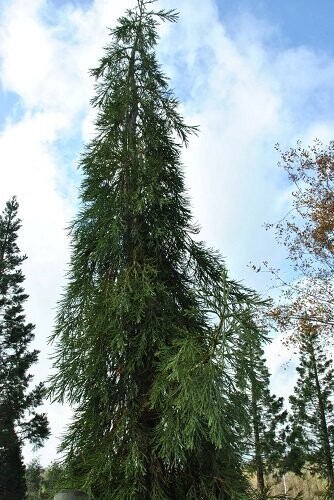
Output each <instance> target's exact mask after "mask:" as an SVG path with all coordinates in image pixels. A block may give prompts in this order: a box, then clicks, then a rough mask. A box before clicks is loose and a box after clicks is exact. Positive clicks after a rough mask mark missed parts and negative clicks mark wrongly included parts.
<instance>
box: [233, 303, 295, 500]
mask: <svg viewBox="0 0 334 500" xmlns="http://www.w3.org/2000/svg"><path fill="white" fill-rule="evenodd" d="M260 307H261V304H258V306H257V310H253V311H252V310H249V309H246V310H242V311H240V312H239V314H237V318H238V319H237V321H238V323H239V327H238V328H235V332H236V335H235V338H234V340H233V342H234V350H235V353H236V357H235V375H234V378H235V384H236V389H237V391H236V396H235V397H236V404H237V405H242V406H243V411H244V412H245V414H246V418H245V417H243V418H241V419H240V421H241V423H242V424H243V425H241V426H240V431H239V432H240V435H241V436H242V449H243V458H244V464H245V467H246V469H247V470H248V471H249V472H251V473H252V474H256V479H257V490H258V498H261V499H264V498H267V494H268V493H269V490H268V487H267V485H266V481H265V476H266V475H267V474H270V473H274V474H277V473H278V472H279V471H280V470H281V469H282V467H283V462H284V456H285V447H286V446H285V439H284V434H285V428H286V420H287V412H286V410H284V400H283V398H281V397H280V398H277V397H276V396H275V395H273V394H272V393H271V391H270V374H269V371H268V368H267V365H266V359H265V356H264V351H263V348H262V346H263V345H264V343H266V342H268V335H267V332H266V331H265V330H264V329H263V328H262V327H259V326H258V325H257V323H256V322H255V320H254V319H255V317H256V316H257V315H258V312H259V310H260ZM250 312H251V315H250ZM236 346H237V348H236Z"/></svg>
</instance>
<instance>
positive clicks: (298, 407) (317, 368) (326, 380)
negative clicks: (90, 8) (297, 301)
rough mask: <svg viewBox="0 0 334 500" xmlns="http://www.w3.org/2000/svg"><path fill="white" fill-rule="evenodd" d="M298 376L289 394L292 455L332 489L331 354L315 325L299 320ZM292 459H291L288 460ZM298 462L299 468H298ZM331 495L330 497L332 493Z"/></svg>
mask: <svg viewBox="0 0 334 500" xmlns="http://www.w3.org/2000/svg"><path fill="white" fill-rule="evenodd" d="M298 344H299V350H300V364H299V366H298V368H297V371H298V374H299V377H298V380H297V384H296V387H295V390H294V394H293V395H292V396H290V398H289V399H290V403H291V419H290V420H291V433H290V436H289V442H290V446H291V452H292V454H293V455H296V454H298V453H299V454H300V456H301V457H302V461H301V462H302V464H303V465H305V466H308V467H310V470H311V471H312V472H316V473H319V474H321V475H322V476H324V477H326V478H327V481H328V490H329V491H330V492H331V494H333V493H334V470H333V456H334V408H333V396H334V370H333V362H332V359H331V356H330V355H328V354H327V353H326V349H324V346H323V345H322V337H321V335H320V334H319V332H318V328H317V327H315V326H314V325H312V324H310V323H309V321H308V320H305V321H303V320H300V329H299V336H298ZM290 462H292V460H290ZM302 464H301V463H299V467H298V470H296V472H301V465H302ZM331 498H332V497H331Z"/></svg>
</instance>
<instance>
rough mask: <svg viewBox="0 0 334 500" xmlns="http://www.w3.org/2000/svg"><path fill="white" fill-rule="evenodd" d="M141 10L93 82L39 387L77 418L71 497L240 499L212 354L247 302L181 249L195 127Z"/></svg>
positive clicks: (217, 355) (213, 258)
mask: <svg viewBox="0 0 334 500" xmlns="http://www.w3.org/2000/svg"><path fill="white" fill-rule="evenodd" d="M151 4H152V1H146V2H145V1H143V0H138V6H137V8H136V9H134V10H131V11H129V12H128V14H127V16H126V17H122V18H121V19H120V20H119V24H118V26H117V27H116V28H115V29H113V30H112V31H111V37H112V38H111V43H110V45H109V46H108V47H107V49H106V51H105V55H104V56H103V58H102V59H101V61H100V64H99V66H98V67H97V68H96V69H95V70H93V72H92V74H93V75H94V77H95V78H96V80H97V85H96V96H95V98H94V99H93V105H94V106H95V108H96V109H97V112H98V113H97V120H96V127H97V133H96V136H95V138H94V139H93V140H92V142H91V143H90V144H89V145H88V146H87V148H86V150H85V153H84V155H83V157H82V160H81V168H82V172H83V181H82V186H81V208H80V211H79V213H78V215H77V217H76V219H75V220H74V222H73V224H72V226H71V237H72V248H73V251H72V258H71V264H70V270H69V282H68V285H67V289H66V292H65V294H64V297H63V299H62V301H61V303H60V307H59V312H58V318H57V324H56V329H55V334H54V340H55V341H56V352H55V367H56V368H57V373H56V374H55V376H54V377H53V379H52V381H51V391H52V394H53V397H54V399H56V400H58V401H61V402H62V401H68V402H69V403H70V404H71V405H72V406H73V407H74V418H73V422H72V424H71V425H70V426H69V428H68V430H67V434H66V436H65V438H64V440H63V443H62V450H63V451H64V452H65V456H66V460H65V465H66V471H67V485H68V486H75V487H81V488H84V489H86V490H87V491H88V492H89V493H90V494H91V495H92V496H93V497H94V498H99V499H108V500H110V499H119V500H123V499H124V498H129V499H130V498H131V499H138V500H139V499H140V500H145V499H156V500H158V499H171V498H175V499H182V500H183V499H185V498H191V499H193V498H203V499H204V498H205V499H210V498H212V499H213V498H222V499H228V498H238V499H241V498H244V494H245V490H246V483H245V481H244V479H243V477H242V474H241V467H240V464H241V457H240V456H239V455H240V453H239V451H238V446H236V445H237V443H236V439H237V438H236V432H235V430H236V427H237V423H236V420H235V414H234V411H233V410H234V409H235V408H236V406H233V408H232V399H231V398H230V395H231V392H233V384H232V383H231V380H230V378H229V375H228V372H227V368H226V367H227V364H228V363H231V362H232V361H231V360H233V352H232V350H231V349H232V347H231V345H230V347H229V355H228V357H226V355H225V351H224V346H225V343H226V341H227V339H228V338H229V336H230V335H231V331H232V329H233V328H235V324H234V323H233V321H230V320H228V318H231V317H232V316H233V308H234V305H235V304H236V303H243V305H244V307H245V308H247V306H248V304H249V303H251V302H252V301H253V300H255V298H254V297H253V296H252V295H251V294H249V293H248V292H247V290H243V289H242V288H241V287H240V286H239V285H237V284H236V283H234V282H232V281H229V280H228V278H227V276H226V272H225V269H224V264H223V262H222V260H221V259H220V257H219V256H218V255H217V254H216V253H214V252H212V251H211V250H208V249H206V248H205V246H204V245H203V243H201V242H199V241H198V239H194V238H193V235H194V234H196V233H197V232H198V229H197V227H196V226H195V225H194V224H193V222H192V218H191V213H190V209H189V204H188V201H187V198H186V194H185V187H184V179H183V169H182V165H181V160H180V153H181V147H182V145H183V144H185V145H186V144H187V140H188V136H189V134H190V133H191V132H193V131H194V129H193V128H192V127H189V126H186V125H185V124H184V122H183V119H182V117H181V116H180V114H179V113H178V110H177V108H178V102H177V100H176V99H175V97H174V96H173V94H172V92H171V91H170V90H169V88H168V85H167V79H166V77H165V76H164V75H163V73H162V72H161V70H160V68H159V65H158V63H157V59H156V56H155V53H154V47H155V44H156V42H157V23H158V21H159V20H160V21H175V20H176V15H175V13H174V12H173V11H169V12H166V11H159V12H155V13H154V12H151V10H150V9H151ZM217 297H218V298H219V297H220V298H222V299H223V300H222V301H219V300H216V299H217ZM220 303H223V304H224V308H223V309H224V310H222V309H221V308H220V306H219V307H218V306H217V304H220ZM212 304H214V307H212ZM247 498H249V497H248V496H247Z"/></svg>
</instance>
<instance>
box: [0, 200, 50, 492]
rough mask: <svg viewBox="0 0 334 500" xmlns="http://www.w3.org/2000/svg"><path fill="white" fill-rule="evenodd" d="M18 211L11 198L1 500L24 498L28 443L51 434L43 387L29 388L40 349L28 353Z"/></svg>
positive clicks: (2, 236)
mask: <svg viewBox="0 0 334 500" xmlns="http://www.w3.org/2000/svg"><path fill="white" fill-rule="evenodd" d="M17 211H18V203H17V201H16V199H15V198H12V199H11V200H10V201H8V202H7V204H6V208H5V210H4V212H3V215H2V216H0V499H4V500H5V499H6V500H8V499H11V500H16V499H17V500H22V499H23V498H25V491H26V482H25V476H24V472H25V470H24V465H23V462H22V453H21V449H22V444H23V442H24V441H25V440H27V441H30V442H31V443H33V444H35V445H36V446H41V445H42V443H43V440H44V439H45V438H46V437H47V436H48V434H49V430H48V422H47V418H46V416H45V415H44V414H39V413H37V412H36V408H37V407H38V406H39V405H40V404H41V403H42V400H43V396H44V388H43V384H38V385H37V386H36V387H35V388H33V389H30V387H29V386H30V383H31V379H32V375H31V374H29V369H30V367H31V365H32V364H33V363H35V362H36V361H37V355H38V351H36V350H32V351H29V350H28V347H29V344H30V342H31V341H32V340H33V338H34V334H33V331H34V325H32V324H31V323H26V321H25V316H24V310H23V305H24V303H25V301H26V300H27V298H28V296H27V295H26V294H25V293H24V289H23V287H22V283H23V281H24V276H23V274H22V270H21V264H22V262H23V261H24V260H25V259H26V257H25V256H22V255H21V254H20V251H19V248H18V246H17V243H16V240H17V232H18V230H19V229H20V226H21V223H20V220H19V219H18V217H17Z"/></svg>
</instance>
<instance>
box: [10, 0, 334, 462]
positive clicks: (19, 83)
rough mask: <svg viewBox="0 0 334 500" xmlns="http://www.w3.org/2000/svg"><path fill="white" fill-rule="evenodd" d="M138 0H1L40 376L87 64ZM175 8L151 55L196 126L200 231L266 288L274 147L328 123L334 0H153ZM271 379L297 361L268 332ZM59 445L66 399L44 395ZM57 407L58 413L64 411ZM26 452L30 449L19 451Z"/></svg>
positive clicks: (284, 195)
mask: <svg viewBox="0 0 334 500" xmlns="http://www.w3.org/2000/svg"><path fill="white" fill-rule="evenodd" d="M133 3H134V2H133V0H112V1H111V0H94V1H93V0H80V1H79V0H76V1H74V0H67V1H65V0H48V1H47V0H29V2H27V1H25V0H0V173H1V178H0V179H1V180H0V204H1V205H2V206H3V205H4V204H5V201H6V200H7V199H8V198H9V197H10V196H12V195H13V194H16V195H17V196H18V200H19V202H20V208H21V218H22V219H23V228H22V231H21V238H20V244H21V248H22V250H23V251H24V253H26V254H27V255H28V256H29V259H28V260H27V261H26V263H25V269H24V272H25V274H26V277H27V279H26V288H27V291H28V293H29V294H30V299H29V303H28V305H27V313H28V317H29V320H31V321H32V322H34V323H35V324H36V325H37V327H36V347H37V348H39V349H40V350H41V355H40V363H39V365H38V366H37V367H36V369H35V371H36V378H37V380H39V379H44V378H45V377H46V376H47V375H48V374H49V372H50V362H49V361H48V355H49V354H50V353H51V352H52V348H51V347H50V346H48V345H47V337H48V336H49V335H50V333H51V331H52V325H53V318H54V314H55V307H56V302H57V300H58V298H59V295H60V293H61V289H62V286H63V285H64V273H65V270H66V266H67V262H68V258H69V245H68V243H69V242H68V238H67V234H66V229H65V228H66V227H67V226H68V223H69V221H70V220H71V219H72V217H73V216H74V214H75V211H76V209H77V202H78V193H77V188H78V183H79V180H80V172H78V170H77V159H78V155H79V153H80V151H81V149H82V145H83V144H84V143H85V142H87V141H89V139H90V138H91V137H92V134H93V133H94V127H93V121H94V113H93V112H92V110H91V109H90V107H89V100H90V98H91V97H92V95H93V82H92V81H91V79H90V78H89V76H88V69H89V68H91V67H93V66H94V65H95V64H96V61H97V59H98V58H99V57H100V56H101V55H102V47H103V46H105V44H106V43H107V41H108V36H107V30H106V25H108V26H113V25H114V24H115V22H116V19H117V17H118V16H119V15H121V14H122V13H123V12H124V9H125V8H127V7H130V6H132V5H133ZM158 5H159V7H166V8H173V7H176V8H177V9H178V10H179V12H180V19H179V22H178V23H177V24H176V25H172V26H166V25H164V26H162V28H161V43H160V45H159V48H158V54H159V58H160V61H161V63H162V65H163V66H164V68H165V71H166V72H167V74H168V75H169V76H170V78H171V84H172V86H173V87H174V88H175V93H176V95H177V96H178V97H179V98H180V100H181V102H182V112H183V114H184V115H185V117H186V120H187V122H188V123H190V124H198V125H199V126H200V134H199V136H198V137H197V138H195V137H194V138H193V139H192V140H191V142H190V146H189V148H188V149H187V150H185V151H184V154H183V160H184V164H185V171H186V180H187V187H188V191H189V196H190V198H191V200H192V208H193V213H194V216H195V218H196V219H197V220H198V221H199V222H200V225H201V226H202V232H201V237H202V238H203V239H204V240H205V241H206V242H207V243H208V245H210V246H213V247H214V248H217V249H219V250H220V252H221V253H222V255H223V256H224V257H225V259H226V263H227V266H228V268H229V270H230V274H231V276H232V277H234V278H236V279H239V280H243V281H244V282H245V283H246V284H247V285H249V286H252V287H254V288H256V289H257V290H259V291H262V292H264V293H265V292H266V290H267V289H268V287H269V286H270V282H269V280H268V276H267V275H266V274H262V273H258V274H254V273H253V272H251V271H250V269H249V267H248V264H249V262H250V261H252V262H254V263H260V262H261V261H263V260H268V261H269V262H270V263H272V265H273V266H274V267H281V268H283V269H285V270H286V272H287V273H288V274H289V270H288V268H287V264H286V260H285V254H284V250H283V249H282V248H280V247H278V246H277V245H276V243H275V241H274V237H273V235H272V234H270V233H268V232H266V231H265V230H264V229H263V223H264V222H266V221H269V222H275V221H277V220H278V219H280V218H281V217H282V216H283V215H284V214H285V213H286V211H287V210H288V209H289V207H290V204H291V186H289V184H288V182H287V179H286V177H285V176H284V174H283V172H282V171H280V170H279V169H278V167H277V161H278V160H279V158H278V155H277V153H276V151H275V149H274V145H275V143H276V142H279V143H280V144H281V145H282V147H283V149H284V148H288V147H289V146H292V145H294V144H295V143H296V141H297V139H301V140H303V141H304V143H305V144H309V143H311V142H312V140H313V139H314V138H315V137H318V138H320V139H323V140H324V142H327V141H328V140H330V139H332V138H333V136H334V113H333V111H332V102H333V101H334V86H333V81H334V42H333V40H332V37H331V20H332V19H333V13H334V12H333V11H334V5H333V4H332V3H331V2H330V1H329V0H328V1H322V2H318V3H317V5H316V3H315V2H305V1H303V0H289V1H288V0H280V1H274V0H271V1H269V0H267V1H260V0H252V1H251V2H250V1H249V0H247V1H246V0H226V1H224V0H216V1H215V0H206V1H203V0H182V2H178V3H177V4H176V2H175V0H160V1H159V2H158ZM267 356H268V363H269V366H270V370H271V372H272V373H273V387H274V389H275V391H276V392H277V393H278V394H282V395H287V394H288V393H289V391H291V388H292V386H293V382H294V377H293V374H292V370H290V371H289V373H287V372H284V371H282V369H281V364H282V363H283V362H285V361H286V360H287V359H289V357H290V354H289V353H286V352H285V351H284V350H283V349H282V346H281V344H280V339H279V338H276V339H275V340H274V342H273V343H272V345H271V346H270V348H268V349H267ZM47 411H48V412H49V415H50V421H51V424H52V430H53V437H52V439H51V440H50V441H49V443H48V444H47V445H46V447H45V448H44V450H42V451H41V458H42V461H43V463H47V461H49V460H50V457H54V456H55V448H56V442H57V436H59V434H60V432H61V428H62V426H61V423H62V422H63V421H65V420H66V416H67V415H68V414H69V412H68V409H67V408H63V409H61V408H59V407H58V406H51V407H50V406H48V407H47ZM60 415H61V418H59V417H60ZM30 456H31V452H30V451H29V450H28V451H27V457H28V458H29V457H30Z"/></svg>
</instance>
